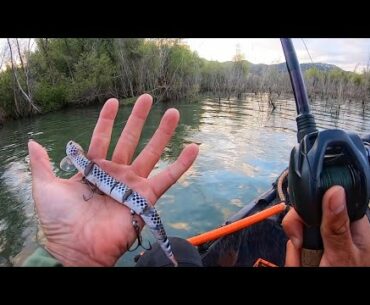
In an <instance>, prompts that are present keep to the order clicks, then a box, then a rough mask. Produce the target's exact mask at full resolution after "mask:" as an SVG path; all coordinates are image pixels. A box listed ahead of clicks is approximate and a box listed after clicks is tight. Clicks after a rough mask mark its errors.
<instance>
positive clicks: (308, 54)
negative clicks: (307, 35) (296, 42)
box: [301, 38, 313, 64]
mask: <svg viewBox="0 0 370 305" xmlns="http://www.w3.org/2000/svg"><path fill="white" fill-rule="evenodd" d="M301 40H302V42H303V44H304V47H305V48H306V51H307V53H308V56H309V57H310V59H311V63H312V64H313V60H312V57H311V54H310V52H309V51H308V48H307V45H306V43H305V42H304V39H303V38H301Z"/></svg>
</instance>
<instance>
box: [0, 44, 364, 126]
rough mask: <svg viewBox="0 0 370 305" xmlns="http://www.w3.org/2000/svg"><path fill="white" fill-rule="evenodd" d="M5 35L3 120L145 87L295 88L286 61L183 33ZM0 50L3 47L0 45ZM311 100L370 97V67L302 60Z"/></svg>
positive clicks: (164, 95)
mask: <svg viewBox="0 0 370 305" xmlns="http://www.w3.org/2000/svg"><path fill="white" fill-rule="evenodd" d="M35 44H36V48H33V50H31V49H32V48H31V40H30V39H22V40H20V39H8V40H7V44H6V46H5V48H4V50H3V52H2V54H0V64H1V65H2V66H3V67H4V66H5V67H6V69H4V68H3V70H2V72H0V126H1V124H3V123H4V122H5V120H6V119H18V118H22V117H28V116H32V115H35V114H39V113H48V112H51V111H56V110H59V109H62V108H64V107H76V106H78V107H80V106H85V105H90V104H96V103H101V104H102V103H103V102H104V101H105V100H106V99H108V98H110V97H116V98H118V99H119V100H120V102H121V103H123V104H132V103H134V101H135V100H136V97H137V96H139V95H140V94H142V93H145V92H146V93H149V94H151V95H153V97H154V100H155V101H156V102H167V101H175V100H190V99H194V98H196V97H198V96H200V95H204V94H207V95H209V94H210V93H211V96H212V97H214V98H217V99H218V100H219V101H220V100H221V99H227V100H230V99H231V98H237V99H241V98H242V95H243V94H244V93H247V92H248V93H252V94H254V95H255V96H257V97H261V99H262V96H264V97H266V96H267V99H266V100H267V101H268V103H269V105H270V106H271V107H272V108H273V109H274V108H275V101H276V99H278V98H279V97H280V96H281V95H282V94H283V95H291V94H292V88H291V84H290V80H289V76H288V74H287V72H286V69H285V64H278V65H253V64H251V63H249V62H248V61H246V60H245V59H244V56H243V54H241V52H240V50H239V49H238V47H236V52H235V55H234V58H233V60H232V61H229V62H223V63H220V62H217V61H208V60H205V59H203V58H200V57H199V56H198V55H197V53H196V52H192V51H191V50H190V49H189V47H188V46H187V45H186V44H185V43H183V42H182V40H181V39H133V38H130V39H91V38H88V39H87V38H81V39H78V38H66V39H64V38H56V39H48V38H39V39H36V40H35ZM0 52H1V51H0ZM301 67H302V70H303V72H304V76H305V81H306V86H307V90H308V93H309V96H310V98H311V99H314V100H315V99H317V100H322V101H324V102H330V101H334V100H335V101H336V102H335V103H337V104H339V106H340V104H341V101H342V102H345V101H357V102H360V103H362V108H363V110H365V107H366V106H367V104H368V103H369V100H370V97H369V96H370V71H369V69H366V71H363V73H362V74H357V73H353V72H346V71H343V70H341V69H339V68H337V67H336V66H332V65H327V64H303V65H301Z"/></svg>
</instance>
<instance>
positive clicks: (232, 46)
mask: <svg viewBox="0 0 370 305" xmlns="http://www.w3.org/2000/svg"><path fill="white" fill-rule="evenodd" d="M185 41H186V42H187V43H188V45H189V46H190V48H191V49H192V50H194V51H197V53H198V55H199V56H200V57H203V58H206V59H208V60H218V61H228V60H232V57H233V55H234V54H235V50H236V46H237V45H239V47H240V52H241V53H242V54H244V57H245V59H246V60H248V61H250V62H252V63H254V64H257V63H264V64H273V63H281V62H284V61H285V59H284V54H283V50H282V47H281V43H280V39H278V38H274V39H264V38H242V39H236V38H207V39H203V38H196V39H195V38H191V39H185ZM293 43H294V47H295V50H296V52H297V56H298V60H299V62H300V63H305V62H311V58H312V62H322V63H328V64H334V65H336V66H338V67H339V68H342V69H343V70H346V71H354V70H355V68H356V66H357V70H356V71H357V72H361V71H362V68H364V67H366V65H367V64H368V63H369V60H370V39H368V38H366V39H364V38H362V39H357V38H356V39H352V38H341V39H333V38H316V39H308V38H305V39H293ZM305 44H306V46H307V49H308V52H307V50H306V48H305ZM310 55H311V58H310Z"/></svg>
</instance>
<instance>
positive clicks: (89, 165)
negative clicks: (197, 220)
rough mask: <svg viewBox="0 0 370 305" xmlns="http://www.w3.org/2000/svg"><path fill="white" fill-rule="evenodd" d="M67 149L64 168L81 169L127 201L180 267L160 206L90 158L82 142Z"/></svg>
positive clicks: (105, 190) (106, 190) (101, 187)
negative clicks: (111, 174) (155, 205)
mask: <svg viewBox="0 0 370 305" xmlns="http://www.w3.org/2000/svg"><path fill="white" fill-rule="evenodd" d="M66 153H67V156H66V157H65V158H64V159H63V160H62V161H61V162H60V167H61V169H63V170H65V171H71V170H74V169H77V170H78V171H79V172H80V173H82V174H83V175H84V177H85V179H86V180H87V181H89V182H90V183H91V184H93V185H94V186H96V187H97V189H99V190H100V191H101V192H103V193H104V194H106V195H107V196H109V197H111V198H113V199H115V200H116V201H118V202H119V203H121V204H124V205H125V206H127V207H128V208H129V209H131V211H133V212H134V213H135V214H137V215H139V216H140V217H141V218H142V219H143V220H144V222H145V224H146V225H147V226H148V227H149V229H150V231H151V232H152V233H153V235H154V237H155V238H156V240H157V241H158V243H159V244H160V246H161V248H162V250H163V251H164V253H165V254H166V256H167V257H168V258H169V259H170V260H171V262H172V263H173V264H174V266H175V267H177V265H178V263H177V261H176V259H175V256H174V255H173V253H172V249H171V245H170V241H169V240H168V238H167V234H166V231H165V230H164V227H163V224H162V221H161V218H160V217H159V215H158V212H157V210H156V209H155V208H154V207H153V206H151V205H150V204H149V202H148V201H147V200H146V199H145V198H144V197H142V196H141V195H140V194H138V193H137V192H135V191H134V190H132V189H130V188H129V187H128V186H127V185H126V184H124V183H122V182H119V181H117V180H116V179H115V178H113V177H111V176H110V175H109V174H108V173H106V172H105V171H103V170H102V169H101V168H100V167H99V166H98V165H97V164H95V163H94V162H92V161H90V160H89V159H88V158H86V156H85V154H84V151H83V149H82V147H81V146H80V145H79V144H77V143H75V142H73V141H69V142H68V143H67V146H66Z"/></svg>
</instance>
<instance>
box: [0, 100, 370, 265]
mask: <svg viewBox="0 0 370 305" xmlns="http://www.w3.org/2000/svg"><path fill="white" fill-rule="evenodd" d="M170 107H176V108H177V109H178V110H179V111H180V114H181V119H180V125H179V127H178V128H177V130H176V132H175V134H174V136H173V139H172V140H171V142H170V144H169V145H168V147H167V148H166V150H165V151H164V153H163V155H162V158H161V160H160V161H159V162H158V164H157V165H156V167H155V170H154V172H153V173H152V175H155V174H157V173H158V172H160V171H161V170H163V168H165V167H166V166H167V165H168V164H170V163H172V162H173V161H174V160H175V159H176V158H177V156H178V155H179V154H180V152H181V150H182V149H183V147H184V145H185V144H186V143H191V142H196V143H197V144H198V145H199V148H200V155H199V157H198V159H197V160H196V162H195V164H194V165H193V167H192V168H191V169H190V170H189V172H188V173H187V174H186V175H184V176H183V177H182V178H181V179H180V180H179V181H178V183H176V184H175V185H174V186H173V187H172V188H171V189H170V190H169V191H168V192H167V193H166V194H165V195H164V196H163V197H162V198H161V199H160V200H159V202H158V203H157V208H158V210H159V213H160V215H161V217H162V219H163V221H164V224H165V227H166V229H167V231H168V234H169V235H172V236H174V235H175V236H180V237H189V236H192V235H195V234H199V233H201V232H203V231H205V230H209V229H212V228H214V227H217V226H219V225H220V224H221V223H223V222H224V220H225V219H226V218H227V217H229V216H231V215H232V214H233V213H235V212H236V211H238V210H239V209H240V208H241V207H242V206H244V205H245V204H247V203H248V202H250V201H251V200H252V199H253V198H255V197H256V196H257V195H259V194H261V193H262V192H264V191H265V190H266V189H267V188H269V186H270V185H271V182H272V181H273V180H274V179H275V178H276V177H277V176H278V175H279V174H280V172H281V171H282V170H283V169H285V168H286V167H287V165H288V158H289V154H290V150H291V148H292V146H293V145H294V144H295V141H296V134H295V131H296V122H295V105H294V103H293V101H291V100H289V99H282V100H280V101H279V102H278V103H277V108H276V110H275V111H274V112H271V109H270V108H269V107H268V106H267V104H266V103H263V102H259V101H256V100H253V99H252V98H251V97H247V99H246V100H245V101H230V102H228V101H221V103H219V102H218V101H213V100H209V99H205V100H203V101H201V102H199V103H178V104H166V105H164V104H156V105H155V106H154V107H153V109H152V111H151V113H150V115H149V118H148V120H147V122H146V124H145V127H144V131H143V134H142V138H141V140H140V143H139V146H138V149H137V151H136V155H137V154H138V153H139V152H140V151H141V150H142V148H143V147H144V146H145V144H147V143H148V141H149V139H150V138H151V136H152V135H153V133H154V132H155V130H156V128H157V126H158V124H159V121H160V118H161V116H162V115H163V113H164V112H165V111H166V110H167V109H168V108H170ZM312 109H313V112H314V114H315V116H316V121H317V123H318V126H319V128H334V127H338V128H344V129H348V130H352V131H355V132H362V133H364V132H369V130H370V123H369V122H370V120H369V118H370V112H369V111H368V110H366V111H365V112H363V111H362V107H361V105H357V104H354V103H345V104H343V105H341V106H340V107H338V106H335V105H334V104H333V103H329V102H327V103H326V102H322V103H320V102H314V103H312ZM99 111H100V107H90V108H84V109H73V110H72V109H71V110H64V111H60V112H56V113H51V114H48V115H45V116H39V117H37V118H33V119H24V120H19V121H14V122H9V123H8V124H6V125H5V126H4V128H2V129H0V265H10V264H19V263H20V262H21V261H22V259H24V257H25V255H26V254H28V253H29V252H30V251H31V249H33V248H34V247H35V246H36V242H35V240H36V233H37V224H36V223H37V222H36V221H35V215H34V208H33V202H32V197H31V176H30V172H29V168H28V151H27V141H28V139H29V138H33V139H35V140H36V141H38V142H40V143H41V144H42V145H44V146H45V147H46V149H47V150H48V152H49V155H50V158H51V162H52V166H53V170H54V172H55V173H56V174H57V175H58V176H60V177H63V178H66V177H69V176H70V175H71V174H69V173H65V172H63V171H61V170H59V168H58V166H59V162H60V160H61V159H62V158H63V157H64V155H65V144H66V143H67V141H68V140H70V139H73V140H75V141H77V142H78V143H80V144H81V145H82V147H84V148H85V149H87V148H88V145H89V141H90V137H91V134H92V131H93V128H94V125H95V123H96V120H97V118H98V115H99ZM130 111H131V108H130V107H121V109H120V111H119V114H118V116H117V119H116V123H115V125H114V129H113V133H112V143H116V141H117V139H118V137H119V136H120V134H121V131H122V127H123V126H124V124H125V122H126V121H127V118H128V116H129V113H130ZM113 149H114V145H113V144H112V145H111V147H110V149H109V152H108V156H111V154H112V152H113ZM143 235H144V238H145V239H149V240H151V241H153V238H152V236H151V234H150V232H148V231H146V230H144V233H143ZM140 251H141V250H140V249H139V250H138V251H136V252H134V253H127V255H125V256H124V257H122V258H121V259H120V261H119V263H118V265H122V266H126V265H132V264H133V257H134V256H135V255H136V254H138V253H139V252H140Z"/></svg>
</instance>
